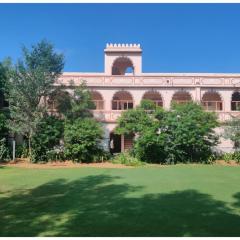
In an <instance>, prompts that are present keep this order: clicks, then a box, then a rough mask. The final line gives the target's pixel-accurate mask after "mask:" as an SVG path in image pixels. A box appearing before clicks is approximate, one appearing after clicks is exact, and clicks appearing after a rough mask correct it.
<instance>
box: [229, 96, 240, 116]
mask: <svg viewBox="0 0 240 240" xmlns="http://www.w3.org/2000/svg"><path fill="white" fill-rule="evenodd" d="M231 110H232V111H240V93H239V92H234V93H233V94H232V102H231Z"/></svg>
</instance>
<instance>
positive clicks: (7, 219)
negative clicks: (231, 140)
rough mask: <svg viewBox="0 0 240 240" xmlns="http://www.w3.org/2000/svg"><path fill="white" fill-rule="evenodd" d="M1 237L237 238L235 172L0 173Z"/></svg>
mask: <svg viewBox="0 0 240 240" xmlns="http://www.w3.org/2000/svg"><path fill="white" fill-rule="evenodd" d="M0 236H240V167H227V166H226V167H224V166H207V165H206V166H201V165H200V166H193V165H186V166H184V165H178V166H168V167H162V168H159V167H155V168H154V167H140V168H134V169H97V168H78V169H77V168H75V169H23V168H14V167H11V168H10V167H1V168H0Z"/></svg>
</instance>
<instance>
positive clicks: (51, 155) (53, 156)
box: [46, 146, 65, 161]
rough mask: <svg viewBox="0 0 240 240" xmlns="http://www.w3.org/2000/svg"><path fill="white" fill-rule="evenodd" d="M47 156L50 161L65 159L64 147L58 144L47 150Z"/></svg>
mask: <svg viewBox="0 0 240 240" xmlns="http://www.w3.org/2000/svg"><path fill="white" fill-rule="evenodd" d="M46 157H47V160H48V161H63V160H64V159H65V155H64V149H63V147H61V146H58V147H55V148H54V149H51V150H49V151H47V152H46Z"/></svg>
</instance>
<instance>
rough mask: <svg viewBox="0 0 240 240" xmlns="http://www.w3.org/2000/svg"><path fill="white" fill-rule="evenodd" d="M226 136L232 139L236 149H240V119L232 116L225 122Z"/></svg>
mask: <svg viewBox="0 0 240 240" xmlns="http://www.w3.org/2000/svg"><path fill="white" fill-rule="evenodd" d="M224 137H225V138H228V139H230V140H231V141H233V143H234V148H235V150H236V151H239V150H240V119H239V118H237V117H233V118H231V120H229V121H227V122H226V123H225V124H224Z"/></svg>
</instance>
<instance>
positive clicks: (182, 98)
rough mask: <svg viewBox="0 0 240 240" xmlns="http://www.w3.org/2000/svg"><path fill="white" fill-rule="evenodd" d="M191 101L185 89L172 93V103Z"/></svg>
mask: <svg viewBox="0 0 240 240" xmlns="http://www.w3.org/2000/svg"><path fill="white" fill-rule="evenodd" d="M191 101H192V96H191V94H190V93H189V92H186V91H177V92H175V93H174V94H173V97H172V103H176V104H185V103H188V102H191Z"/></svg>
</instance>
